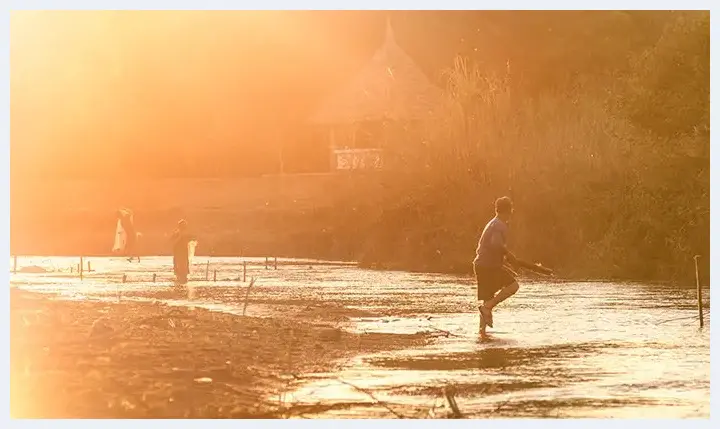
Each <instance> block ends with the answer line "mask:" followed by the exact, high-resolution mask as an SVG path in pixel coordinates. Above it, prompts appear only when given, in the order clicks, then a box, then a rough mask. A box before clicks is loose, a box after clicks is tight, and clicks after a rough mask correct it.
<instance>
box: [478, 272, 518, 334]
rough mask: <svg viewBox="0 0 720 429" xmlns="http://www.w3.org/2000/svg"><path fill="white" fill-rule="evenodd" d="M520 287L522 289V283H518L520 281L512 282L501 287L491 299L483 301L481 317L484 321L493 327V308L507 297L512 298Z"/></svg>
mask: <svg viewBox="0 0 720 429" xmlns="http://www.w3.org/2000/svg"><path fill="white" fill-rule="evenodd" d="M518 289H520V285H519V284H518V282H512V283H511V284H509V285H507V286H505V287H504V288H502V289H500V291H499V292H498V293H497V294H496V295H495V296H494V297H492V298H491V299H489V300H487V301H483V304H482V305H481V306H480V319H481V320H484V323H485V324H486V325H488V326H490V327H492V326H493V317H492V310H493V308H495V306H496V305H498V304H500V303H501V302H503V301H505V300H506V299H508V298H510V297H511V296H513V295H515V293H517V291H518Z"/></svg>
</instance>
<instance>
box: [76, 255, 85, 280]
mask: <svg viewBox="0 0 720 429" xmlns="http://www.w3.org/2000/svg"><path fill="white" fill-rule="evenodd" d="M84 268H85V267H84V266H83V257H82V256H81V257H80V266H79V267H78V271H80V280H82V279H83V269H84Z"/></svg>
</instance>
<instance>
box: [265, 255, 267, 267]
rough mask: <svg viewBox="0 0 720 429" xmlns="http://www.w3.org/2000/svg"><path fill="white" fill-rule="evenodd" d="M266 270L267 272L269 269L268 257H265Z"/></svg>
mask: <svg viewBox="0 0 720 429" xmlns="http://www.w3.org/2000/svg"><path fill="white" fill-rule="evenodd" d="M265 269H266V270H267V269H268V257H267V256H266V257H265Z"/></svg>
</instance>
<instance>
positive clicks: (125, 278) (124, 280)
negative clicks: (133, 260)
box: [123, 274, 127, 283]
mask: <svg viewBox="0 0 720 429" xmlns="http://www.w3.org/2000/svg"><path fill="white" fill-rule="evenodd" d="M126 281H127V274H123V283H125V282H126Z"/></svg>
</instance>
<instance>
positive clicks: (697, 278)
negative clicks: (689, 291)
mask: <svg viewBox="0 0 720 429" xmlns="http://www.w3.org/2000/svg"><path fill="white" fill-rule="evenodd" d="M698 258H700V255H695V256H694V257H693V259H694V260H695V285H696V286H697V301H698V316H699V317H700V328H702V327H703V325H705V321H704V320H703V319H704V317H703V308H702V290H701V289H700V273H699V272H698Z"/></svg>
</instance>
